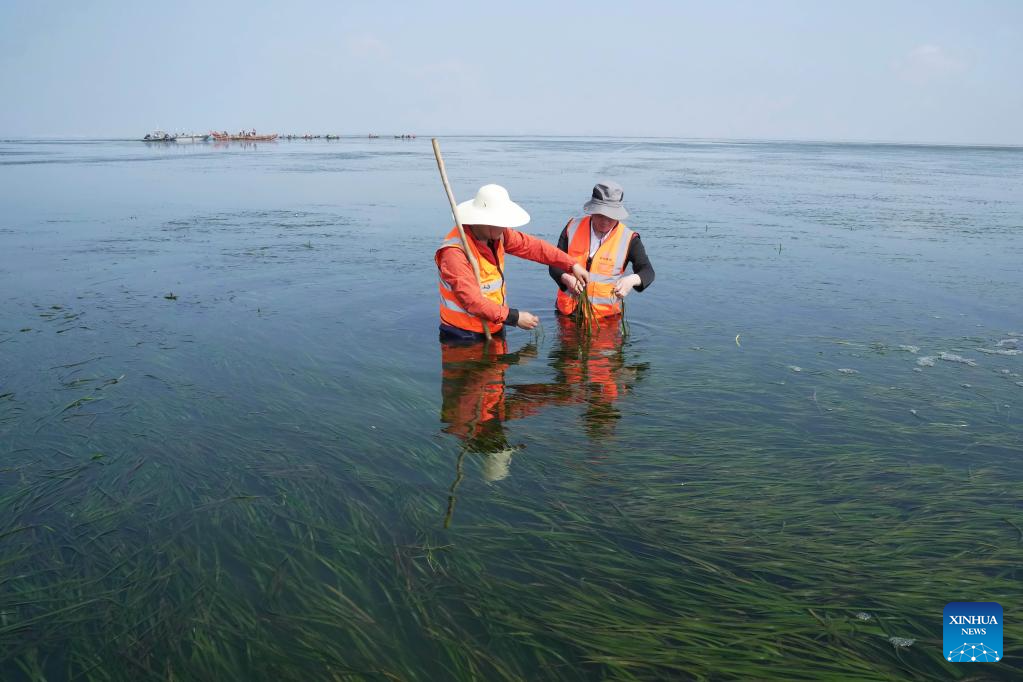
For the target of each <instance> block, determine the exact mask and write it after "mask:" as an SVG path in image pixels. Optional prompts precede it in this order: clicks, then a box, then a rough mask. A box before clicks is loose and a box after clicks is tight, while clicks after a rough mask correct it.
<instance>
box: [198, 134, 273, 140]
mask: <svg viewBox="0 0 1023 682" xmlns="http://www.w3.org/2000/svg"><path fill="white" fill-rule="evenodd" d="M213 139H214V140H219V141H221V142H224V141H228V140H230V141H231V142H272V141H274V140H276V139H277V133H272V134H270V135H256V134H255V133H239V134H238V135H230V134H228V133H213Z"/></svg>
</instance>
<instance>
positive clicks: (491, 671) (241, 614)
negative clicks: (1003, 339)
mask: <svg viewBox="0 0 1023 682" xmlns="http://www.w3.org/2000/svg"><path fill="white" fill-rule="evenodd" d="M225 360H226V359H225ZM247 370H248V368H247V367H245V366H244V365H242V366H239V367H237V368H236V370H235V371H239V372H244V371H247ZM311 379H312V376H310V377H309V378H308V379H306V380H305V381H309V380H311ZM124 383H125V382H124V381H122V382H121V383H119V384H117V385H116V387H118V388H120V387H122V386H123V385H124ZM285 386H286V384H278V385H276V386H274V385H273V384H272V383H271V384H268V385H267V386H266V389H267V390H268V392H267V393H266V394H265V395H264V396H263V397H262V398H261V402H262V403H263V404H264V408H263V409H264V410H265V411H267V412H269V413H270V414H280V413H281V412H280V411H281V410H287V409H289V406H290V405H294V404H296V403H293V402H292V401H295V400H297V399H299V398H300V397H301V396H300V394H296V393H293V392H292V393H287V392H284V393H282V391H286V388H285ZM391 396H392V399H393V400H394V401H395V404H396V405H402V404H407V405H408V408H409V409H413V410H417V408H416V407H415V405H417V404H418V402H417V401H416V399H415V398H413V397H412V396H411V395H409V396H408V397H403V396H402V393H401V392H400V391H397V392H394V393H392V394H391ZM112 400H115V399H114V398H112ZM409 400H412V401H413V402H411V403H408V402H407V401H409ZM161 405H162V407H159V406H157V405H156V404H151V405H149V406H148V408H146V409H137V410H136V411H135V413H134V414H135V422H134V423H135V424H136V429H138V430H139V431H140V432H141V433H153V434H154V435H155V433H165V434H169V429H172V428H173V423H174V422H175V421H177V420H178V416H180V415H183V414H186V413H187V412H186V410H187V409H188V408H187V405H186V404H184V403H179V402H178V401H176V400H173V399H172V400H171V401H170V402H167V401H166V400H165V401H164V402H163V403H161ZM86 407H87V406H86V405H79V406H75V407H72V408H70V410H71V411H75V410H84V409H86ZM168 407H169V408H170V410H168ZM205 411H206V419H207V420H208V422H205V423H204V424H205V425H202V426H200V427H199V431H193V432H192V433H191V435H190V437H189V438H187V439H182V440H180V441H178V440H174V439H171V438H167V439H157V440H152V439H151V438H146V439H142V440H138V439H136V440H135V442H136V445H133V446H131V447H125V446H124V445H119V443H118V439H116V438H110V439H108V440H109V442H108V446H109V447H108V448H105V449H103V450H102V451H97V450H95V449H93V448H87V447H77V446H75V445H74V444H73V440H71V441H70V442H69V441H68V440H67V439H66V438H58V437H56V436H53V437H44V438H43V440H42V442H40V443H39V447H38V448H36V449H33V450H32V451H31V452H26V451H23V452H22V453H21V454H20V455H19V454H18V453H14V456H11V455H9V456H8V458H7V460H6V461H5V464H4V469H3V471H2V474H0V475H2V478H0V483H2V487H0V509H2V510H3V513H2V515H0V548H2V553H0V556H2V559H0V563H2V573H0V576H2V577H0V670H2V671H3V673H4V674H3V679H5V680H7V679H26V680H32V679H83V680H148V679H152V680H168V679H297V678H299V677H303V676H306V677H311V678H312V679H396V680H397V679H401V680H412V679H422V680H428V679H507V680H517V679H539V678H548V679H549V678H557V679H600V678H604V677H615V678H618V679H663V678H665V677H678V678H682V679H701V678H713V679H750V678H762V677H765V676H768V675H769V676H776V677H780V678H785V679H792V680H795V679H821V678H827V677H833V678H834V679H843V680H858V679H861V680H878V679H901V678H904V677H914V678H916V679H933V680H941V679H950V678H957V677H964V676H966V675H967V671H965V670H964V668H963V667H962V666H957V665H953V664H948V663H946V662H944V661H943V660H942V659H941V656H940V651H939V649H940V616H941V611H940V608H938V609H937V611H935V603H936V602H935V595H941V597H940V599H939V601H940V600H944V601H953V600H956V599H963V598H969V599H971V600H994V601H1001V602H1002V603H1004V604H1006V606H1007V608H1011V607H1009V606H1008V605H1011V604H1018V603H1021V602H1023V580H1021V578H1023V575H1021V574H1020V572H1021V570H1023V529H1021V523H1020V512H1021V508H1020V498H1019V494H1018V486H1017V485H1016V484H1014V483H1013V482H1011V481H1013V480H1014V476H1015V474H1014V473H1012V472H1011V471H1010V469H1012V468H1013V467H1015V463H1013V462H1008V461H1007V462H1006V464H1005V466H1004V467H998V466H985V467H982V468H970V469H968V470H966V469H962V468H958V467H951V466H941V465H937V464H922V463H917V462H913V461H907V462H905V463H903V464H898V463H894V462H893V461H892V460H891V459H890V458H889V457H887V456H885V455H884V453H883V452H881V451H878V450H877V448H876V447H874V446H872V445H871V444H870V443H869V442H867V441H852V442H849V443H848V444H847V445H837V444H832V445H828V444H826V443H823V442H817V443H813V442H811V441H807V442H806V443H805V444H804V445H800V444H799V442H798V441H793V440H792V438H791V434H790V433H789V432H788V431H787V429H785V428H783V427H781V426H777V427H761V428H760V429H758V432H759V433H760V437H759V438H758V439H757V442H754V441H752V440H750V439H749V431H748V429H745V428H738V429H737V428H735V427H734V426H729V424H728V422H727V419H718V418H715V419H712V420H707V421H705V423H704V425H703V426H702V427H700V428H699V429H695V430H687V431H683V432H679V431H676V430H672V429H665V428H663V427H657V426H654V425H647V426H644V427H643V428H642V429H641V430H639V431H635V430H633V431H631V432H630V435H629V439H630V441H631V442H633V443H634V447H633V448H632V449H631V450H630V451H629V453H628V455H627V456H625V455H623V454H622V453H621V452H616V453H611V456H610V458H609V459H606V460H604V461H603V462H601V463H597V462H594V463H591V464H589V465H585V466H583V463H582V462H577V461H573V460H575V458H576V456H577V455H574V454H570V453H567V452H566V451H564V450H561V449H558V448H549V449H540V450H536V448H535V447H534V448H530V449H529V450H527V451H526V452H525V454H522V455H520V456H519V457H518V458H517V460H516V465H515V466H516V469H515V472H514V474H513V476H512V477H511V478H509V479H508V480H507V481H506V482H505V483H507V485H502V486H481V483H480V482H479V471H478V462H476V461H475V460H474V459H473V455H472V454H470V455H469V456H468V457H464V456H460V455H459V454H458V453H459V450H458V448H457V447H456V446H455V444H454V443H453V442H451V441H445V443H446V444H445V445H444V446H443V447H431V446H427V447H424V446H420V445H415V444H414V443H412V442H408V443H406V445H405V446H404V448H403V449H402V450H401V451H394V450H393V449H392V447H391V443H392V441H389V440H386V439H384V440H383V441H381V439H380V438H377V437H376V436H374V435H372V434H366V435H360V433H358V432H356V433H353V434H352V436H351V437H345V438H341V439H339V438H338V437H337V435H335V434H336V433H337V431H336V429H335V427H334V425H333V424H332V423H331V421H330V419H329V418H326V419H325V417H326V414H325V413H320V412H318V411H317V412H316V413H315V414H314V415H310V417H309V418H307V419H297V420H296V419H293V420H292V421H294V427H288V426H286V425H284V426H285V429H284V430H285V431H288V430H290V431H292V432H293V433H295V434H302V435H301V436H296V437H294V438H287V434H286V433H284V432H281V433H277V432H275V431H272V430H271V431H262V432H260V431H249V430H247V429H239V428H235V429H225V428H219V427H217V426H216V424H223V423H227V422H224V421H223V419H225V418H228V416H229V414H230V413H229V408H227V407H225V406H221V407H216V406H215V405H214V404H209V405H207V407H206V408H205ZM722 416H723V415H722ZM765 416H766V415H765ZM78 423H80V422H71V423H70V424H71V425H72V426H74V425H76V424H78ZM1015 444H1016V441H1015V440H1014V439H1013V438H1012V437H1009V436H1006V437H1004V439H1003V442H1002V443H1001V444H999V442H998V440H997V439H995V440H989V441H988V442H987V443H986V446H987V447H989V448H991V447H993V448H999V447H1002V448H1005V451H1009V450H1010V449H1011V448H1013V447H1014V446H1015ZM44 452H54V453H55V454H54V455H52V456H44V455H43V454H42V453H44ZM463 455H464V451H463ZM410 461H414V462H416V463H417V467H418V470H419V472H420V473H421V474H423V475H425V476H426V478H422V479H420V480H419V482H413V481H412V480H410V479H408V478H407V477H403V476H395V475H393V474H394V472H396V471H399V470H401V469H403V468H405V467H407V463H408V462H410ZM368 462H373V466H367V463H368ZM580 467H582V468H581V469H580ZM575 469H579V475H574V474H572V473H571V472H572V471H573V470H575ZM456 475H457V476H458V479H457V480H459V481H460V482H461V487H460V489H459V499H460V503H459V508H458V513H457V516H456V518H455V520H454V523H449V522H450V509H449V505H450V499H449V498H450V494H451V488H452V479H453V478H455V477H456ZM463 477H464V480H462V478H463ZM516 481H520V483H518V484H516ZM527 483H528V485H530V486H534V485H535V486H539V489H538V490H536V491H534V492H531V493H530V494H529V495H525V496H524V495H523V494H522V492H521V491H522V486H523V485H526V484H527ZM595 499H598V500H600V502H599V503H598V504H594V503H593V501H594V500H595ZM910 641H912V644H906V642H910ZM1020 641H1023V629H1021V628H1020V626H1019V625H1018V623H1015V622H1014V621H1013V620H1009V621H1008V623H1007V625H1006V634H1005V642H1006V647H1007V650H1006V654H1005V659H1004V665H1001V666H994V667H990V668H989V669H986V671H985V674H986V675H988V679H1006V680H1008V679H1012V678H1013V677H1015V675H1016V674H1018V669H1017V670H1015V671H1014V670H1013V668H1018V667H1019V663H1020V658H1021V656H1023V650H1021V649H1020V645H1019V642H1020ZM893 642H895V644H893ZM899 642H901V643H902V644H898V643H899Z"/></svg>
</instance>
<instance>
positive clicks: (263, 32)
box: [0, 0, 1023, 144]
mask: <svg viewBox="0 0 1023 682" xmlns="http://www.w3.org/2000/svg"><path fill="white" fill-rule="evenodd" d="M0 93H2V98H3V102H4V103H3V106H2V107H0V135H2V136H35V135H46V136H49V135H74V136H80V135H81V136H89V135H96V136H126V137H133V136H139V135H141V134H143V133H145V132H146V131H148V130H150V129H152V128H156V127H163V128H166V129H175V130H178V129H181V130H185V129H192V130H200V131H206V130H209V129H211V128H216V129H228V130H237V129H240V128H243V127H245V128H251V127H255V128H257V129H259V130H278V131H281V132H304V131H316V132H338V133H342V134H364V133H367V132H371V131H372V132H378V133H382V134H389V133H397V132H405V131H414V132H416V133H418V134H420V135H429V134H459V133H463V134H475V133H483V134H554V135H603V134H606V135H625V136H633V135H635V136H648V135H649V136H677V137H708V138H773V139H779V138H780V139H828V140H883V141H907V142H941V143H1003V144H1023V123H1021V121H1023V2H1018V1H1015V0H1007V1H1003V2H994V1H992V2H983V1H979V0H977V1H973V2H968V1H966V0H964V1H962V2H925V1H920V2H906V1H903V2H900V1H898V0H890V1H888V2H870V1H867V2H863V1H856V2H854V1H849V2H795V1H792V2H768V1H767V0H764V1H762V2H728V1H724V2H714V3H711V2H701V3H696V2H642V1H640V2H624V1H622V2H617V3H611V2H597V1H591V2H551V1H548V2H530V1H528V0H519V1H517V2H510V3H494V2H472V3H465V2H458V1H448V2H438V3H402V2H382V1H378V2H359V1H348V2H304V1H301V0H299V1H293V2H280V3H270V2H257V1H255V0H251V1H249V2H215V1H212V2H192V1H191V0H185V1H183V2H175V3H167V2H149V1H146V0H140V1H139V2H127V1H124V2H104V1H80V2H56V1H47V0H36V1H28V0H3V2H0Z"/></svg>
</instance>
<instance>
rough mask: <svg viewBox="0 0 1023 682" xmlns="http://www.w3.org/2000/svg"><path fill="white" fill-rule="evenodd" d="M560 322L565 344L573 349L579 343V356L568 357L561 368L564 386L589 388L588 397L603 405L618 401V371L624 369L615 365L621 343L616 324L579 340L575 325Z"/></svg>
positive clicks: (564, 320) (563, 320)
mask: <svg viewBox="0 0 1023 682" xmlns="http://www.w3.org/2000/svg"><path fill="white" fill-rule="evenodd" d="M559 321H560V324H561V333H562V338H563V339H564V343H565V344H566V345H569V346H571V347H576V345H577V344H578V353H579V354H578V355H572V356H568V357H566V359H565V363H564V365H563V366H562V367H561V368H560V369H561V371H562V373H564V375H565V383H566V384H567V385H569V386H578V387H580V388H584V389H589V390H588V391H587V393H588V394H589V396H590V397H594V398H597V399H599V400H600V401H601V402H605V403H613V402H614V401H615V400H617V399H618V370H619V369H621V364H620V363H619V364H618V365H617V366H616V365H615V364H614V362H613V356H614V355H615V354H616V353H617V352H618V349H619V346H620V344H621V341H622V337H621V333H620V332H619V330H618V327H617V325H602V326H601V327H599V328H597V329H596V330H594V332H593V335H592V336H589V337H588V338H587V339H586V340H581V339H578V338H577V337H578V335H579V330H578V327H577V326H576V325H575V323H574V322H572V321H571V320H568V319H566V318H564V317H562V318H560V319H559ZM590 391H593V393H596V394H597V395H593V393H590Z"/></svg>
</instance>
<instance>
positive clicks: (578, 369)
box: [511, 316, 647, 440]
mask: <svg viewBox="0 0 1023 682" xmlns="http://www.w3.org/2000/svg"><path fill="white" fill-rule="evenodd" d="M558 326H559V328H560V332H561V342H560V343H559V344H558V347H557V348H555V349H554V350H553V351H552V352H551V356H550V366H551V367H553V368H554V370H555V371H556V372H557V374H556V378H555V381H554V382H553V383H551V384H527V385H521V386H513V387H511V390H513V391H514V393H515V395H516V397H517V398H519V399H523V398H527V399H529V400H531V401H533V402H534V403H536V404H545V405H549V404H563V405H564V404H583V405H585V406H586V410H585V412H583V415H582V419H583V424H584V426H585V428H586V434H587V435H588V436H589V437H590V438H592V439H594V440H598V439H602V438H606V437H608V436H611V435H612V434H613V433H614V427H615V423H616V422H617V421H618V420H619V419H620V418H621V412H620V411H619V410H618V408H617V407H616V406H615V403H616V402H617V401H618V399H619V397H621V395H622V394H623V393H624V391H626V390H628V389H630V388H631V387H632V385H633V384H634V383H635V381H637V380H639V378H640V376H641V375H642V373H643V372H644V371H645V370H646V369H647V365H646V363H643V364H640V365H630V366H627V365H626V364H625V351H624V344H623V338H622V334H621V331H620V329H619V326H618V325H617V324H602V325H600V326H599V327H597V328H596V329H595V330H593V331H592V332H591V333H590V334H583V333H582V332H581V330H580V329H579V326H578V324H577V323H576V322H575V321H574V320H572V319H571V318H568V317H564V316H559V317H558Z"/></svg>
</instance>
